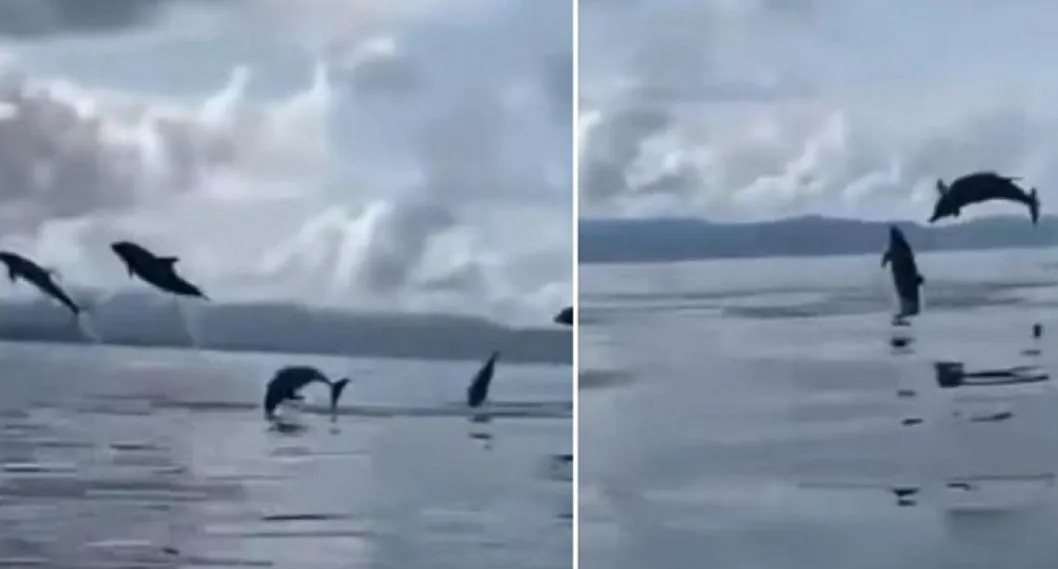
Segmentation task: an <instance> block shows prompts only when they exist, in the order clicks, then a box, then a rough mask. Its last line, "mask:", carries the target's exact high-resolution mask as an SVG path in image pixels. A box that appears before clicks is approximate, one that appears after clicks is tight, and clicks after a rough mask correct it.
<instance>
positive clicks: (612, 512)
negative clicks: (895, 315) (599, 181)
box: [577, 250, 1058, 569]
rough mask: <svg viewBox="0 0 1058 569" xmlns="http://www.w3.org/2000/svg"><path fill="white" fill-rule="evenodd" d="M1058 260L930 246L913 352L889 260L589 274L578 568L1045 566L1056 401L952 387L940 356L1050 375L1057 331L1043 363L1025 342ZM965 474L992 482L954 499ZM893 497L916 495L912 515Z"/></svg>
mask: <svg viewBox="0 0 1058 569" xmlns="http://www.w3.org/2000/svg"><path fill="white" fill-rule="evenodd" d="M1054 259H1055V253H1054V252H1053V251H1050V250H1045V251H996V252H988V253H978V252H971V253H938V254H928V255H920V256H919V265H920V270H921V271H922V273H923V274H924V275H925V277H926V280H927V282H926V287H927V288H926V299H927V300H926V313H925V314H924V315H922V316H921V317H920V318H918V319H917V320H916V322H915V323H914V325H913V327H912V328H911V329H910V331H906V330H905V331H904V332H903V333H910V334H912V335H913V336H914V337H915V339H916V342H915V343H914V344H913V345H912V346H911V348H910V349H905V350H895V349H894V348H892V347H891V346H890V345H889V340H890V338H891V336H892V334H893V328H892V327H891V326H890V324H889V313H890V311H891V309H892V301H891V296H890V290H891V282H890V280H889V276H888V274H886V273H883V272H881V270H880V269H879V261H880V253H879V254H878V255H868V256H856V257H834V258H823V259H796V260H790V259H758V260H730V261H711V262H689V263H676V264H665V265H640V266H634V265H613V266H599V265H586V266H583V267H582V268H581V276H580V278H581V281H580V294H581V296H580V303H581V304H580V310H581V312H580V314H581V326H582V327H581V336H580V337H581V353H580V362H581V369H580V371H579V374H580V399H579V408H578V421H579V425H580V447H579V448H580V456H578V457H577V458H578V461H579V464H578V466H579V468H580V494H579V496H580V500H579V501H580V514H579V520H580V539H579V544H580V550H579V557H580V561H581V567H583V568H585V569H594V568H597V567H599V568H601V567H605V568H607V569H623V568H629V569H631V568H640V567H647V566H649V567H656V568H658V569H662V568H679V569H682V568H688V569H690V568H698V567H723V568H724V569H741V568H747V569H748V568H752V569H801V568H813V569H818V568H820V567H841V568H843V569H868V568H870V569H889V568H893V567H908V568H930V569H932V568H948V567H952V568H955V567H958V568H959V569H968V568H981V569H992V568H996V567H1003V568H1008V569H1009V568H1019V569H1020V568H1045V567H1052V566H1054V563H1055V559H1058V542H1056V541H1055V540H1054V539H1053V530H1052V528H1053V527H1054V525H1055V523H1056V522H1058V501H1056V500H1055V497H1054V492H1055V490H1054V488H1051V487H1050V486H1049V485H1048V484H1047V483H1046V482H1045V481H1041V480H1046V476H1047V475H1049V474H1050V473H1052V472H1053V471H1055V470H1058V468H1056V465H1055V462H1056V460H1055V458H1056V455H1055V450H1056V448H1058V447H1056V444H1058V408H1056V405H1055V400H1054V397H1053V393H1052V391H1051V388H1050V387H1049V386H1048V384H1033V385H1023V386H1018V387H1010V386H1005V387H989V388H985V387H974V388H965V389H960V390H946V391H944V392H941V390H940V389H939V388H938V387H937V384H936V383H935V381H934V378H933V375H932V374H933V371H932V370H933V368H932V362H933V361H935V360H955V361H964V362H965V363H966V366H967V368H987V367H1004V366H1011V365H1017V364H1025V363H1039V364H1041V365H1043V367H1044V368H1045V369H1048V370H1053V369H1054V365H1053V363H1054V362H1053V351H1048V350H1047V349H1046V348H1047V344H1049V342H1050V340H1049V338H1048V337H1047V336H1045V337H1044V339H1043V341H1042V342H1041V343H1040V346H1039V347H1041V348H1043V355H1042V356H1040V357H1038V358H1035V357H1034V356H1031V355H1025V354H1023V353H1022V350H1025V349H1027V348H1031V347H1033V343H1032V340H1031V338H1030V329H1031V326H1032V323H1033V322H1036V321H1040V322H1042V323H1043V324H1044V325H1049V324H1053V318H1052V317H1051V312H1052V310H1053V307H1054V303H1055V300H1056V299H1058V287H1056V286H1055V285H1056V284H1058V274H1056V273H1055V268H1054V265H1052V263H1053V261H1054ZM1050 327H1051V328H1053V326H1050ZM1034 359H1036V360H1040V361H1037V362H1033V361H1032V360H1034ZM898 390H914V391H916V393H917V396H915V397H910V398H901V397H898V394H897V391H898ZM953 391H958V394H956V393H953ZM1003 410H1010V411H1013V413H1014V416H1013V418H1011V419H1010V420H1007V421H1004V422H999V423H971V422H969V421H968V420H967V418H968V417H971V416H975V415H984V414H987V413H992V412H998V411H1003ZM956 412H958V413H960V417H955V416H954V413H956ZM906 418H921V419H923V422H922V423H921V424H918V425H912V426H903V425H902V424H901V421H902V420H903V419H906ZM1023 475H1024V476H1033V475H1041V476H1043V477H1044V478H1042V479H1041V480H1018V479H1015V478H1013V477H1016V476H1023ZM965 476H986V477H987V476H994V477H998V478H999V480H995V481H984V482H978V483H977V489H976V490H975V491H972V492H960V491H955V490H948V489H946V488H945V483H946V481H949V480H951V479H954V478H956V477H965ZM895 485H902V486H919V487H921V488H922V490H921V494H920V496H919V498H918V499H917V504H916V505H914V506H909V507H898V506H897V504H896V500H895V499H894V497H893V496H892V495H891V494H890V493H889V492H888V491H887V488H888V487H889V486H895Z"/></svg>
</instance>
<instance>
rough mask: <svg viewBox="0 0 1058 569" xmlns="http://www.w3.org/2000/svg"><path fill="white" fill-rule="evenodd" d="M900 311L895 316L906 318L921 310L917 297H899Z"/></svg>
mask: <svg viewBox="0 0 1058 569" xmlns="http://www.w3.org/2000/svg"><path fill="white" fill-rule="evenodd" d="M899 304H900V311H899V312H898V313H897V315H896V317H897V318H900V319H904V318H907V317H908V316H915V315H917V314H918V313H919V312H921V310H922V306H921V304H920V303H919V301H918V300H917V299H913V298H904V297H902V296H901V297H899Z"/></svg>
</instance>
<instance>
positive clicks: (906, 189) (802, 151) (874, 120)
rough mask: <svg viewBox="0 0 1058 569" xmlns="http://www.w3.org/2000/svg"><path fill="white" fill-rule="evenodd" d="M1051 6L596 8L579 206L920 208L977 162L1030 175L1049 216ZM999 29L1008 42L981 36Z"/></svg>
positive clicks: (723, 211)
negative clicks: (937, 185)
mask: <svg viewBox="0 0 1058 569" xmlns="http://www.w3.org/2000/svg"><path fill="white" fill-rule="evenodd" d="M1049 10H1050V8H1049V7H1048V5H1047V4H1046V3H1043V2H1040V1H1036V0H1029V1H1026V2H1019V3H1016V4H1005V5H996V4H986V5H980V6H975V7H974V8H973V9H968V8H967V7H966V6H965V4H963V3H957V2H953V1H952V0H931V1H929V2H917V3H916V2H906V1H901V2H890V3H885V4H884V5H881V4H878V3H873V2H867V1H865V0H864V1H860V0H857V1H852V2H838V1H836V0H825V1H824V0H816V1H813V2H796V1H793V0H783V1H779V0H772V1H763V0H760V1H756V2H729V1H723V0H710V1H706V2H688V1H684V0H660V1H658V2H650V3H646V2H632V1H626V2H592V3H588V4H586V5H585V6H584V10H583V12H582V13H581V27H582V29H581V38H582V45H581V54H582V62H581V68H580V69H581V74H582V84H581V93H582V100H581V102H580V104H581V109H582V118H583V120H582V121H581V125H579V128H580V129H581V133H582V136H583V137H584V143H583V144H582V148H581V150H580V151H581V166H580V168H581V186H582V189H581V194H580V195H581V204H582V207H583V208H584V209H583V210H582V211H584V212H585V214H586V215H619V216H641V215H650V214H673V213H682V214H686V213H687V212H695V213H697V214H699V215H702V216H706V217H711V218H721V219H728V218H730V219H751V218H760V217H773V216H781V215H789V214H800V213H824V214H837V215H849V216H856V217H872V218H877V217H889V216H902V217H916V218H917V217H921V216H923V215H925V214H923V213H922V208H923V207H924V206H923V203H924V202H927V201H928V200H931V199H932V194H931V192H932V189H931V188H932V185H933V181H934V180H935V179H936V178H937V177H943V178H951V177H953V176H957V175H960V174H963V173H967V172H969V171H973V170H977V169H996V170H1001V171H1006V172H1010V173H1011V174H1014V175H1020V176H1023V177H1024V178H1025V179H1026V181H1028V182H1029V183H1030V184H1033V185H1036V186H1037V187H1038V188H1039V190H1040V192H1041V194H1042V195H1043V202H1044V204H1045V205H1044V209H1046V208H1047V206H1046V204H1047V203H1048V200H1047V195H1048V194H1049V190H1048V188H1049V187H1053V186H1055V185H1058V167H1056V162H1055V161H1054V160H1053V159H1051V158H1050V157H1049V156H1048V153H1047V151H1046V149H1047V148H1049V147H1053V146H1054V144H1055V143H1058V135H1056V134H1055V132H1056V131H1055V129H1054V127H1055V126H1056V118H1058V115H1056V114H1055V113H1054V112H1053V110H1051V108H1050V103H1049V100H1052V99H1053V98H1054V96H1056V95H1058V81H1055V80H1054V79H1051V78H1050V74H1048V73H1047V71H1046V69H1047V67H1048V66H1049V63H1048V62H1046V61H1045V57H1046V55H1045V54H1046V53H1050V51H1052V50H1053V49H1054V48H1055V47H1058V46H1056V45H1055V40H1053V39H1049V38H1052V36H1051V35H1050V34H1046V33H1045V31H1046V30H1045V29H1044V28H1045V25H1044V24H1042V23H1041V21H1044V20H1046V14H1047V13H1049ZM893 22H899V23H900V24H899V25H895V24H892V23H893ZM998 29H1003V30H1010V33H1003V34H1002V35H1003V37H1004V40H1003V41H999V42H989V43H988V44H987V45H985V44H982V43H981V42H979V41H978V40H976V39H975V38H980V37H984V36H987V35H988V34H995V33H997V32H996V30H998ZM1014 30H1016V31H1014ZM998 207H999V208H1002V207H1003V206H998ZM994 210H995V209H994V208H982V211H994Z"/></svg>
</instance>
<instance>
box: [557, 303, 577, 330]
mask: <svg viewBox="0 0 1058 569" xmlns="http://www.w3.org/2000/svg"><path fill="white" fill-rule="evenodd" d="M554 322H555V324H565V325H566V326H572V325H573V307H572V306H567V307H565V308H563V309H562V310H561V311H560V312H559V313H558V314H556V315H555V318H554Z"/></svg>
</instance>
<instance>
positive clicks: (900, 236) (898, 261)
mask: <svg viewBox="0 0 1058 569" xmlns="http://www.w3.org/2000/svg"><path fill="white" fill-rule="evenodd" d="M887 264H888V265H890V266H891V269H890V270H891V272H892V274H893V285H895V287H896V295H897V297H898V298H899V299H900V311H899V312H898V313H897V314H896V315H895V316H894V317H893V320H894V322H896V323H901V322H903V321H904V318H907V317H908V316H914V315H916V314H918V313H919V312H920V311H921V309H922V301H921V300H922V299H921V295H920V289H921V287H922V285H923V284H925V282H926V279H925V277H923V276H922V275H921V274H919V272H918V265H917V264H915V253H914V251H912V250H911V245H910V244H909V243H908V242H907V239H906V238H905V237H904V232H903V231H900V228H899V227H897V226H895V225H890V226H889V248H888V249H886V250H885V253H883V254H882V266H883V267H884V266H886V265H887Z"/></svg>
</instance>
